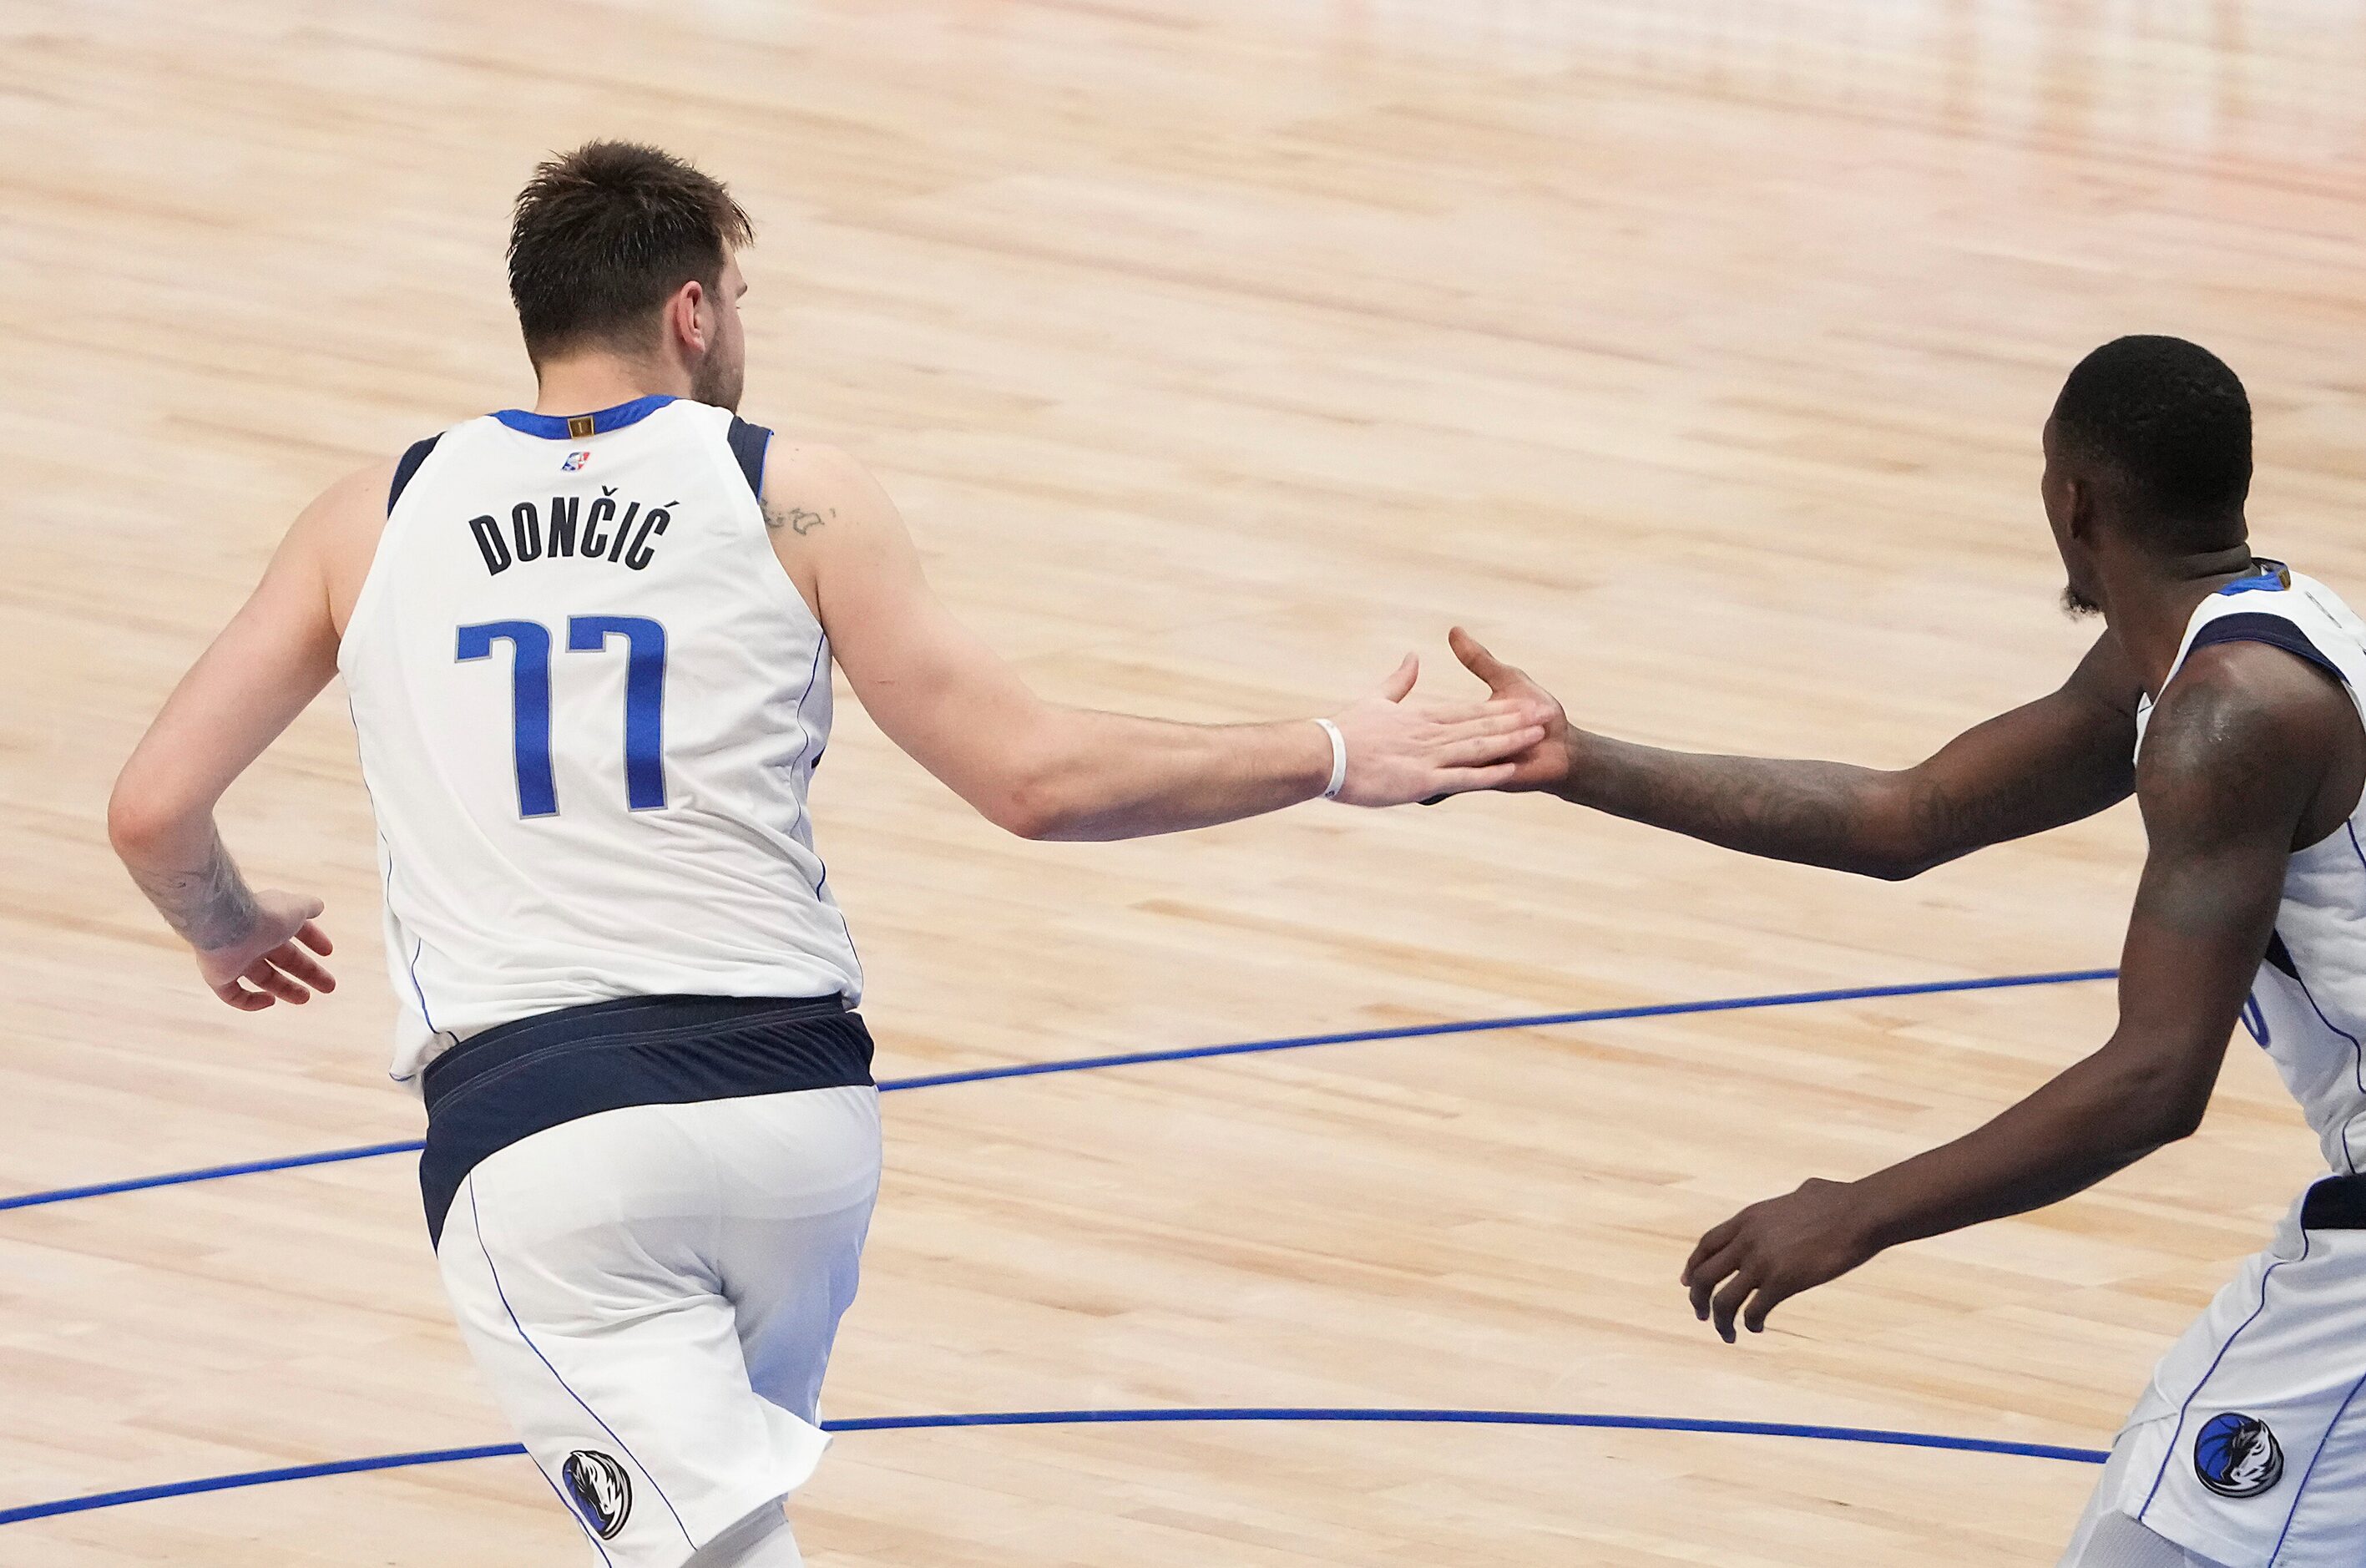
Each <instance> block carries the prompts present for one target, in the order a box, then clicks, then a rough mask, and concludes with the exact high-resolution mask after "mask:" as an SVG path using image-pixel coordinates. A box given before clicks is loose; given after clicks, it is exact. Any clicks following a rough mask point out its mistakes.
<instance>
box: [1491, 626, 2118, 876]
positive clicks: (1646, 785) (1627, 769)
mask: <svg viewBox="0 0 2366 1568" xmlns="http://www.w3.org/2000/svg"><path fill="white" fill-rule="evenodd" d="M1453 646H1454V651H1455V654H1456V656H1457V657H1458V658H1459V659H1460V660H1462V662H1463V663H1464V664H1465V665H1467V666H1468V667H1469V668H1470V671H1471V673H1473V674H1475V675H1477V676H1478V677H1479V678H1480V679H1481V680H1482V681H1484V682H1487V685H1488V688H1489V691H1490V692H1491V694H1493V695H1494V696H1495V697H1497V698H1498V699H1513V700H1526V701H1532V702H1535V703H1537V704H1538V705H1539V706H1540V707H1541V708H1542V709H1543V710H1544V711H1545V712H1546V714H1547V715H1548V723H1547V734H1546V736H1545V739H1544V740H1543V741H1542V742H1540V743H1539V744H1538V746H1537V747H1535V748H1534V749H1533V750H1530V751H1528V752H1527V753H1525V754H1524V755H1522V756H1521V757H1520V758H1518V759H1517V763H1518V772H1517V773H1516V775H1515V779H1514V782H1513V783H1511V784H1507V785H1504V786H1502V787H1504V788H1508V789H1514V790H1543V791H1548V792H1549V793H1551V794H1553V795H1559V796H1560V798H1561V799H1563V800H1566V801H1569V802H1571V803H1572V804H1573V805H1577V806H1588V807H1593V808H1594V809H1595V810H1597V811H1605V812H1607V813H1609V814H1610V815H1611V816H1613V817H1624V818H1628V820H1629V821H1634V822H1641V823H1644V824H1647V825H1648V826H1651V827H1654V828H1665V829H1669V830H1670V831H1671V832H1676V833H1683V834H1684V835H1686V836H1687V837H1690V838H1695V839H1700V840H1706V841H1707V842H1709V843H1712V844H1720V845H1723V846H1724V847H1725V848H1727V849H1730V850H1740V851H1741V852H1743V853H1745V854H1753V855H1763V856H1764V857H1766V858H1768V859H1770V860H1786V861H1797V862H1800V863H1804V864H1808V865H1820V866H1827V867H1830V868H1831V869H1832V870H1835V871H1847V872H1854V873H1857V874H1860V875H1865V876H1876V877H1880V878H1883V879H1884V880H1887V881H1898V880H1901V879H1903V878H1905V877H1910V876H1913V875H1916V874H1920V873H1921V872H1924V871H1927V870H1929V869H1930V868H1931V867H1932V866H1934V865H1939V864H1943V863H1945V862H1947V861H1951V860H1954V859H1955V858H1957V857H1958V856H1960V855H1966V854H1969V853H1970V852H1972V851H1974V850H1977V849H1982V848H1985V847H1986V846H1988V845H1989V844H1997V843H2002V842H2004V841H2005V840H2009V839H2021V838H2026V837H2028V836H2029V835H2030V834H2032V833H2042V832H2044V831H2045V830H2046V829H2049V828H2058V827H2061V826H2062V825H2063V824H2064V823H2067V822H2076V821H2078V820H2079V819H2080V818H2087V817H2091V816H2093V815H2094V814H2095V813H2097V812H2099V811H2101V810H2103V809H2105V808H2106V807H2111V806H2114V805H2117V804H2118V803H2119V802H2120V801H2123V800H2125V799H2126V798H2127V796H2128V792H2129V790H2130V789H2132V788H2133V787H2134V786H2135V767H2134V764H2133V763H2132V761H2130V757H2131V754H2132V753H2133V752H2134V751H2135V740H2136V730H2135V698H2136V694H2137V692H2138V691H2139V689H2140V687H2139V682H2137V680H2136V677H2135V672H2134V671H2132V670H2131V669H2130V668H2129V666H2128V662H2127V660H2126V657H2125V656H2124V654H2123V653H2122V652H2121V651H2120V647H2119V643H2118V642H2117V640H2116V639H2114V638H2113V637H2112V636H2111V635H2110V634H2109V633H2105V634H2104V636H2103V637H2101V639H2100V640H2099V641H2097V642H2096V644H2095V646H2094V647H2093V648H2092V649H2089V650H2088V653H2087V656H2086V657H2085V658H2084V659H2082V660H2079V667H2078V668H2077V669H2076V670H2075V671H2072V672H2071V675H2070V678H2069V680H2068V681H2067V682H2064V683H2063V685H2062V687H2061V689H2060V690H2058V691H2056V692H2054V693H2052V694H2049V695H2047V696H2044V697H2041V698H2039V699H2038V700H2037V701H2035V702H2034V703H2030V704H2027V705H2024V706H2022V707H2018V708H2015V709H2013V710H2012V711H2011V713H2008V714H2004V715H2002V716H1999V717H1996V718H1992V719H1989V721H1988V722H1987V723H1985V724H1982V725H1979V726H1977V727H1976V728H1972V729H1970V730H1967V731H1966V732H1965V733H1964V734H1962V735H1959V736H1957V737H1956V738H1955V739H1954V740H1951V741H1949V742H1948V743H1947V744H1946V745H1945V746H1944V747H1942V748H1941V749H1940V750H1938V752H1937V753H1935V754H1934V755H1932V757H1931V758H1929V759H1928V760H1927V761H1922V762H1920V763H1917V764H1916V765H1915V766H1913V767H1910V768H1903V769H1898V770H1894V771H1892V770H1883V769H1876V768H1860V767H1853V766H1851V765H1849V764H1848V763H1845V762H1817V761H1785V760H1778V759H1773V758H1761V757H1718V756H1704V755H1700V754H1696V753H1694V752H1688V751H1668V750H1661V749H1659V748H1657V747H1652V746H1638V745H1634V744H1631V743H1629V742H1628V741H1623V740H1614V739H1610V738H1609V737H1607V736H1604V735H1594V734H1591V733H1589V732H1587V731H1585V730H1583V729H1579V728H1575V727H1574V726H1572V725H1571V724H1570V723H1569V721H1568V719H1567V717H1566V716H1564V715H1563V713H1562V711H1561V708H1560V704H1559V703H1557V702H1555V701H1554V700H1553V698H1552V696H1551V695H1550V694H1549V693H1547V692H1546V691H1545V690H1544V689H1543V688H1542V687H1541V686H1539V685H1538V684H1537V683H1536V682H1534V681H1532V680H1530V679H1529V678H1528V677H1527V675H1526V674H1525V673H1523V672H1522V671H1518V670H1515V669H1513V668H1512V667H1511V666H1509V665H1507V664H1504V662H1502V661H1501V660H1498V659H1496V658H1495V657H1494V656H1493V654H1491V653H1489V652H1488V651H1487V650H1486V649H1484V648H1482V647H1481V646H1480V645H1479V643H1478V642H1477V641H1476V640H1475V639H1473V638H1472V637H1470V634H1468V633H1467V632H1464V631H1462V630H1461V629H1460V628H1459V627H1458V628H1457V629H1456V630H1455V632H1454V634H1453Z"/></svg>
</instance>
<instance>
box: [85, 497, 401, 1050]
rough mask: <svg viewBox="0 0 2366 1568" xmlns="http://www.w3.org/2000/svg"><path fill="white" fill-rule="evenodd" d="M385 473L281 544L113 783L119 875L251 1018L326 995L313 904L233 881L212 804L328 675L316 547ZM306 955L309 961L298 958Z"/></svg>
mask: <svg viewBox="0 0 2366 1568" xmlns="http://www.w3.org/2000/svg"><path fill="white" fill-rule="evenodd" d="M390 473H391V468H390V466H389V465H381V466H379V467H377V468H370V469H366V470H364V471H363V472H362V473H359V474H356V475H355V476H353V477H352V478H350V479H345V480H343V481H341V482H340V483H338V484H337V485H334V486H332V487H331V488H330V490H329V491H326V492H325V493H324V494H323V495H321V498H320V499H319V500H318V501H315V502H313V503H312V504H311V505H310V507H308V508H306V509H305V512H304V513H303V515H301V516H300V517H299V518H298V519H297V520H296V523H295V525H294V526H293V527H291V528H290V529H289V530H288V532H287V538H286V539H284V540H283V541H281V543H280V547H279V549H278V551H277V552H276V554H275V555H274V556H273V557H272V559H271V564H270V566H269V567H268V568H266V569H265V571H264V574H263V581H261V582H260V583H258V584H257V585H256V586H255V590H254V594H253V595H252V596H251V597H249V598H248V600H247V602H246V604H244V605H243V606H242V608H241V609H240V610H239V612H238V614H237V615H234V616H232V617H231V622H230V625H228V626H225V627H223V628H222V631H221V635H220V636H219V637H216V638H215V639H214V641H213V644H212V646H211V647H209V648H208V649H206V651H205V652H204V653H203V654H202V655H200V656H199V657H198V659H197V663H196V664H195V665H193V666H191V667H190V670H189V672H188V673H187V674H186V675H185V676H183V677H182V678H181V683H180V684H179V685H178V686H176V687H175V688H174V690H173V694H172V695H171V696H170V697H168V698H166V699H165V702H164V706H163V711H162V712H160V713H159V714H158V715H157V716H156V721H155V722H154V723H153V724H152V725H150V726H149V728H148V733H147V734H146V735H145V736H143V737H141V741H140V744H139V746H138V747H136V748H135V749H134V750H132V753H131V757H130V761H127V762H125V763H124V764H123V772H122V773H121V774H120V775H118V777H117V779H116V781H115V793H114V795H112V797H111V798H110V799H109V800H108V801H107V837H108V839H109V840H111V841H112V842H113V844H114V846H115V852H116V853H117V854H118V855H119V856H121V857H122V860H123V863H124V866H125V868H126V869H128V870H129V871H130V873H131V879H132V881H134V882H135V883H137V884H139V886H140V890H141V892H142V893H144V894H146V895H147V896H148V899H149V901H150V902H151V903H152V904H154V905H155V906H156V908H157V909H158V910H159V911H160V912H161V913H162V914H163V917H164V919H166V921H168V922H169V923H170V924H171V925H172V928H173V929H174V930H175V931H177V932H179V933H180V935H181V937H182V938H183V939H184V940H185V941H186V942H188V944H189V945H190V947H191V948H193V949H194V950H195V951H196V953H197V969H198V972H199V973H200V974H202V975H203V976H205V980H206V984H207V985H208V987H211V988H212V990H213V993H214V995H216V996H217V997H220V998H221V999H222V1000H223V1001H225V1002H227V1003H229V1004H230V1005H231V1007H234V1008H238V1009H240V1010H242V1011H248V1012H252V1011H255V1010H260V1009H263V1008H267V1007H270V1006H272V1005H273V1004H274V1003H275V1002H278V1001H287V1002H302V1001H305V1000H307V999H308V998H310V995H311V993H312V991H314V990H321V991H328V990H333V989H335V988H336V981H335V980H334V979H333V978H332V977H331V976H330V974H329V971H328V970H327V969H326V968H325V967H323V966H322V965H321V963H320V959H319V957H318V956H315V955H322V956H325V955H326V954H327V953H329V952H330V942H329V939H328V937H327V935H326V934H325V933H324V932H322V931H321V928H320V926H319V925H317V924H316V923H314V922H315V918H316V917H317V916H319V914H320V913H321V901H320V900H319V899H318V898H312V897H303V896H301V895H298V894H290V893H281V892H276V891H274V890H272V889H268V888H266V889H264V890H263V891H260V892H257V891H256V890H254V889H253V888H251V887H249V886H247V883H246V878H245V877H244V876H242V874H240V873H239V869H238V864H237V863H236V862H235V861H233V860H231V854H230V850H229V848H228V846H226V845H225V844H223V842H222V839H221V833H220V830H219V829H217V828H216V827H215V825H214V806H215V803H216V802H218V801H219V800H220V798H221V796H222V794H223V792H224V791H225V790H227V789H229V788H230V786H231V782H232V781H234V780H235V779H236V778H237V777H238V776H239V774H241V773H244V772H245V771H246V769H247V767H248V765H249V764H250V763H252V762H253V761H254V760H255V758H257V757H259V756H261V755H262V754H263V750H264V748H265V747H266V746H268V745H270V744H271V742H272V741H273V740H275V739H277V738H278V735H279V733H280V731H282V730H284V729H286V728H287V726H288V725H289V724H290V723H292V722H294V720H295V717H296V716H297V715H298V714H299V713H301V712H303V711H304V707H305V705H306V704H308V703H310V701H311V700H312V699H313V698H314V697H315V696H318V695H319V694H320V692H321V688H322V687H323V686H325V685H327V684H328V683H329V680H330V678H331V677H332V676H333V675H334V674H335V673H336V671H337V632H336V627H335V626H334V624H333V621H332V616H331V613H330V608H329V592H328V580H327V575H326V572H327V566H326V558H325V541H326V537H327V536H328V535H329V533H330V532H331V530H332V529H333V528H335V527H336V526H337V525H339V523H340V522H341V520H342V517H343V514H344V513H348V512H352V511H354V510H355V509H357V508H358V509H362V510H364V511H366V509H368V508H370V507H373V506H375V507H377V508H379V509H381V511H382V509H383V507H384V504H385V495H386V485H387V481H388V479H389V475H390ZM308 949H309V950H310V951H307V950H308Z"/></svg>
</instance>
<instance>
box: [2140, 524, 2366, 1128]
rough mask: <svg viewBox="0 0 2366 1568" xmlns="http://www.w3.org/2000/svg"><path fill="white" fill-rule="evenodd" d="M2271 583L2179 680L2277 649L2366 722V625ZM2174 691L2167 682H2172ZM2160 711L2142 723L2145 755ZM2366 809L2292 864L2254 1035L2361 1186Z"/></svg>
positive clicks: (2190, 630)
mask: <svg viewBox="0 0 2366 1568" xmlns="http://www.w3.org/2000/svg"><path fill="white" fill-rule="evenodd" d="M2260 564H2261V565H2262V567H2263V568H2265V569H2266V570H2263V571H2261V572H2260V573H2259V574H2258V575H2256V576H2252V577H2246V578H2242V579H2239V580H2237V581H2234V582H2230V583H2228V584H2227V585H2226V586H2225V587H2224V588H2222V589H2220V590H2219V591H2218V592H2215V593H2214V594H2212V595H2211V596H2210V597H2209V598H2207V599H2204V600H2203V602H2202V604H2201V606H2200V607H2199V608H2198V609H2196V610H2195V611H2194V612H2193V618H2192V620H2191V622H2189V623H2188V624H2187V626H2186V628H2185V640H2184V642H2183V643H2182V644H2181V645H2180V647H2179V649H2178V650H2177V662H2176V663H2175V664H2174V665H2172V666H2171V667H2170V669H2169V680H2172V681H2173V680H2175V679H2176V678H2177V671H2179V670H2180V669H2182V668H2183V667H2184V664H2185V660H2186V659H2187V658H2188V657H2189V656H2190V655H2191V653H2192V651H2193V650H2194V649H2196V648H2200V647H2204V646H2206V645H2208V644H2210V643H2214V642H2265V643H2270V644H2272V645H2274V646H2276V647H2278V648H2282V649H2285V650H2287V651H2288V652H2291V653H2293V654H2294V655H2296V656H2298V657H2300V658H2302V659H2305V660H2309V662H2311V663H2313V664H2315V665H2317V666H2319V667H2320V668H2323V669H2325V670H2327V671H2331V672H2332V673H2333V674H2335V675H2338V676H2339V677H2340V679H2341V682H2342V684H2343V686H2344V687H2346V688H2347V689H2348V691H2349V697H2350V701H2351V702H2352V703H2359V704H2361V707H2360V711H2361V716H2366V703H2362V702H2361V694H2366V623H2361V622H2360V620H2359V618H2358V616H2357V615H2355V614H2353V613H2352V612H2351V610H2350V608H2349V605H2347V604H2343V603H2342V602H2341V601H2340V600H2339V599H2338V598H2336V597H2335V596H2334V594H2333V592H2332V591H2331V590H2329V589H2327V587H2326V586H2325V585H2324V584H2323V583H2321V582H2318V581H2315V580H2314V579H2312V578H2307V577H2303V576H2301V575H2300V574H2299V573H2297V572H2293V571H2290V570H2286V569H2285V568H2283V567H2282V565H2280V564H2278V563H2276V562H2272V561H2264V562H2261V563H2260ZM2164 685H2165V683H2164ZM2151 716H2152V706H2151V705H2150V704H2149V703H2146V704H2143V705H2139V707H2138V709H2137V713H2136V735H2137V746H2138V748H2139V750H2141V748H2142V746H2143V737H2144V732H2145V727H2146V722H2147V721H2148V720H2149V719H2150V718H2151ZM2361 819H2366V800H2361V801H2360V804H2359V806H2358V807H2356V808H2355V809H2354V810H2353V811H2352V812H2351V814H2350V817H2349V820H2348V821H2347V822H2345V823H2343V824H2342V825H2341V826H2340V827H2338V828H2336V829H2334V830H2333V831H2332V832H2331V833H2329V834H2327V836H2326V837H2325V838H2323V839H2321V840H2318V841H2317V842H2315V843H2314V844H2312V845H2310V846H2309V847H2308V848H2306V849H2304V850H2302V851H2301V852H2299V853H2297V854H2295V855H2293V857H2292V860H2291V863H2290V864H2289V865H2288V867H2287V868H2286V870H2285V873H2284V894H2283V903H2282V907H2280V908H2278V909H2277V911H2276V928H2275V933H2274V935H2273V936H2272V937H2271V938H2270V941H2269V943H2268V956H2267V961H2266V962H2265V963H2264V964H2260V965H2259V977H2258V979H2257V980H2256V981H2255V982H2254V983H2253V985H2252V987H2251V996H2250V1000H2249V1001H2248V1002H2247V1003H2245V1004H2244V1007H2243V1026H2244V1028H2246V1029H2247V1030H2248V1031H2249V1032H2250V1035H2251V1038H2252V1039H2253V1040H2255V1041H2257V1042H2258V1043H2259V1045H2260V1046H2261V1047H2262V1048H2264V1049H2265V1050H2266V1052H2267V1053H2268V1055H2269V1056H2270V1058H2272V1059H2273V1060H2274V1062H2275V1064H2276V1069H2277V1071H2278V1072H2280V1073H2281V1074H2282V1076H2283V1080H2284V1084H2285V1086H2286V1087H2287V1088H2289V1089H2291V1090H2292V1092H2293V1099H2295V1100H2299V1101H2300V1106H2301V1110H2302V1111H2303V1112H2304V1114H2305V1115H2306V1116H2307V1117H2308V1122H2309V1126H2310V1127H2311V1128H2312V1129H2313V1130H2314V1131H2315V1133H2316V1135H2317V1139H2318V1141H2319V1142H2320V1143H2321V1144H2322V1145H2324V1148H2325V1157H2326V1160H2327V1163H2328V1164H2329V1165H2330V1167H2331V1168H2333V1169H2334V1170H2336V1171H2338V1172H2341V1173H2343V1174H2346V1175H2354V1174H2356V1173H2357V1171H2358V1170H2359V1168H2360V1159H2361V1158H2366V1057H2361V1053H2360V1044H2359V1042H2360V1037H2361V1034H2366V847H2361V844H2362V843H2366V831H2361V829H2366V820H2361Z"/></svg>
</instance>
